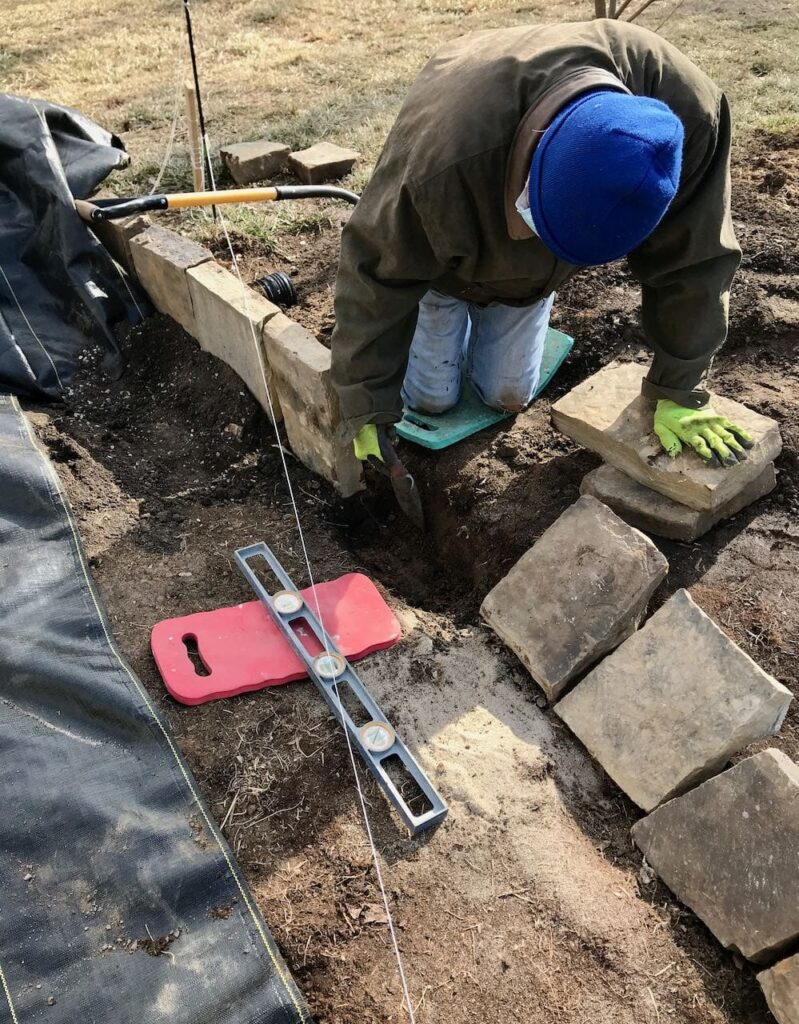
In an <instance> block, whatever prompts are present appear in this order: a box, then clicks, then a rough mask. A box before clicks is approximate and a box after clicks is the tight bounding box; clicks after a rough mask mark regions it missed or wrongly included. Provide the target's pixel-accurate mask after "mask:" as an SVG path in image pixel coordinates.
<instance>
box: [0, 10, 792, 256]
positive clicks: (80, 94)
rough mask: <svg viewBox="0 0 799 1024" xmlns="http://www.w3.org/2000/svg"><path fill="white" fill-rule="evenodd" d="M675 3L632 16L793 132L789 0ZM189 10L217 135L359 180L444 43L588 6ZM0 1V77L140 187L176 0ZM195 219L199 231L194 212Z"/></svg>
mask: <svg viewBox="0 0 799 1024" xmlns="http://www.w3.org/2000/svg"><path fill="white" fill-rule="evenodd" d="M678 3H680V0H658V2H656V3H653V5H652V6H651V7H650V8H649V9H648V10H647V12H646V13H645V14H644V15H643V16H642V17H641V19H640V23H641V24H643V25H647V26H649V27H651V28H656V27H657V26H658V25H660V24H661V23H662V22H663V21H664V19H668V20H666V22H665V24H664V25H663V28H662V32H663V34H664V35H666V36H667V37H668V38H669V39H671V40H672V41H674V42H675V43H676V44H677V45H679V46H680V47H681V48H682V49H684V50H685V51H686V52H687V53H688V54H689V55H690V56H692V57H693V58H694V59H695V60H696V61H697V62H698V63H699V64H700V65H701V66H702V67H704V68H705V69H706V70H707V71H708V73H709V74H711V75H712V76H713V77H714V78H716V80H717V81H719V82H720V84H721V85H722V86H723V87H724V88H725V89H726V90H727V92H728V94H729V95H730V98H731V101H732V104H733V109H734V112H735V116H736V123H737V128H738V133H739V138H743V137H745V135H746V134H748V133H749V132H750V131H752V130H755V129H758V128H765V129H768V130H771V131H787V130H795V129H796V128H799V15H798V14H797V11H796V4H795V2H794V0H775V2H773V3H769V4H766V3H765V2H758V0H755V2H754V3H752V2H749V3H746V4H745V3H744V2H743V0H718V2H716V3H715V4H714V5H713V9H712V10H708V5H707V4H706V3H705V0H682V3H681V4H680V6H679V8H677V7H676V5H677V4H678ZM193 11H194V21H195V33H196V37H197V42H198V47H199V63H200V72H201V79H202V86H203V91H204V100H205V106H206V115H207V120H208V126H209V135H210V138H211V141H212V145H213V146H214V147H218V146H219V145H221V144H224V143H226V142H231V141H237V140H244V139H250V138H257V137H261V136H265V135H268V136H270V137H272V138H277V139H281V140H284V141H286V142H288V143H290V144H291V145H292V146H295V147H300V146H304V145H308V144H310V143H312V142H314V141H317V140H319V139H322V138H329V139H331V140H334V141H337V142H340V143H341V144H343V145H351V146H353V147H355V148H356V149H358V150H360V151H361V152H362V153H363V155H364V160H363V161H362V163H361V164H360V166H359V167H358V169H357V170H356V172H355V173H354V174H353V176H352V179H351V181H350V184H351V186H352V187H354V188H356V189H357V188H359V187H361V186H362V185H363V184H364V182H365V181H366V179H367V177H368V175H369V171H370V167H371V165H372V163H373V161H374V159H375V158H376V155H377V153H378V152H379V150H380V146H381V144H382V141H383V139H384V138H385V135H386V132H387V131H388V128H389V127H390V125H391V122H392V120H393V118H394V116H395V114H396V111H397V109H398V107H399V104H400V102H401V100H402V96H403V94H404V92H405V90H406V88H407V86H408V84H409V82H410V81H411V80H412V79H413V77H414V76H415V74H416V73H417V71H418V69H419V68H420V67H421V65H422V64H423V63H424V62H425V60H426V59H427V58H428V56H429V55H430V53H431V52H432V51H433V50H434V49H435V48H436V47H437V46H438V45H439V44H440V43H441V42H442V41H443V40H445V39H447V38H450V37H452V36H456V35H459V34H462V33H464V32H467V31H472V30H475V29H481V28H489V27H497V26H501V25H509V24H521V23H525V22H534V21H542V20H545V19H547V20H556V19H557V20H577V19H580V18H584V17H590V16H591V14H592V12H593V4H592V3H590V0H552V2H548V3H544V2H540V0H538V2H535V0H394V2H392V3H385V2H384V0H381V2H377V0H194V5H193ZM672 11H673V12H674V13H673V16H671V17H669V15H670V14H671V12H672ZM0 12H2V15H3V18H2V21H3V23H4V29H5V33H4V39H3V41H2V42H0V88H2V89H4V90H6V91H11V92H16V93H21V94H27V95H35V96H43V97H45V98H48V99H52V100H55V101H58V102H61V103H66V104H69V105H71V106H75V107H78V108H79V109H81V110H82V111H84V112H85V113H87V114H89V115H91V116H92V117H94V118H96V119H97V120H98V121H100V122H101V123H102V124H104V125H106V126H108V127H109V128H110V129H112V130H113V131H116V132H117V133H119V134H120V135H121V136H122V137H123V139H124V141H125V143H126V145H127V146H128V148H129V150H130V152H131V154H132V157H133V165H132V167H131V169H130V170H128V171H126V172H124V173H123V174H122V175H120V176H119V179H118V181H117V184H116V188H117V189H118V190H119V191H123V190H124V191H137V190H143V191H148V190H149V188H150V187H151V185H152V182H153V181H154V178H155V175H156V173H157V170H158V167H159V165H160V164H161V161H162V159H163V157H164V153H165V150H166V144H167V140H168V137H169V132H170V126H171V123H172V117H173V112H174V110H175V97H176V93H177V90H176V85H178V84H179V82H180V81H181V80H182V79H183V78H184V77H185V76H186V74H187V73H188V55H187V51H186V42H185V32H184V26H183V20H182V11H181V3H180V0H139V2H138V3H137V4H136V5H135V11H134V10H133V8H132V5H131V4H130V2H129V0H125V2H123V0H79V2H75V0H39V2H34V3H29V2H19V0H0ZM8 26H13V30H12V31H11V32H9V30H8ZM181 103H182V99H181ZM179 114H180V116H179V118H178V122H177V134H176V141H175V148H174V152H173V156H172V159H171V161H170V163H169V165H168V167H167V171H166V174H165V176H164V179H163V182H162V187H164V188H165V189H178V188H181V187H184V186H187V185H188V184H189V182H190V180H191V179H190V171H189V161H188V157H187V153H186V131H185V124H184V121H183V116H182V115H183V111H182V107H181V108H180V110H179ZM267 216H274V214H273V213H271V211H270V213H269V214H268V215H267ZM283 216H284V220H283V222H282V227H284V228H288V229H290V227H291V225H290V224H287V223H286V221H285V214H284V215H283ZM245 217H246V215H245ZM189 226H190V227H192V228H193V229H194V230H195V231H196V230H198V228H199V229H201V225H199V226H198V224H197V222H196V220H195V221H194V222H193V223H192V224H191V225H189ZM279 228H280V226H279V225H277V224H275V225H274V226H272V227H269V228H268V230H267V233H268V234H269V235H270V237H271V236H273V235H274V233H275V231H276V230H278V229H279Z"/></svg>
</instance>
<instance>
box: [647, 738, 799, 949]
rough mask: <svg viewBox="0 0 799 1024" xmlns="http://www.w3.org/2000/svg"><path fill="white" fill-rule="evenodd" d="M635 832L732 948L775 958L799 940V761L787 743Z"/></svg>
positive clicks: (680, 800) (662, 871) (655, 863)
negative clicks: (783, 748) (789, 752)
mask: <svg viewBox="0 0 799 1024" xmlns="http://www.w3.org/2000/svg"><path fill="white" fill-rule="evenodd" d="M632 835H633V839H634V840H635V842H636V844H637V846H638V847H639V848H640V849H641V851H642V852H643V854H644V856H645V857H646V859H647V861H648V862H649V863H650V865H651V866H652V867H653V868H654V870H655V871H656V872H657V873H658V875H660V877H661V878H662V879H663V881H664V882H665V883H666V885H668V887H669V888H670V889H671V890H672V892H673V893H674V894H675V896H677V897H678V898H679V899H680V900H682V902H683V903H686V904H687V905H688V906H689V907H691V908H692V910H694V911H695V912H696V913H697V914H698V915H699V917H701V918H702V920H703V921H704V922H705V924H706V925H707V926H708V928H710V930H711V931H712V932H713V934H714V935H715V936H716V938H717V939H718V940H719V941H720V942H721V943H722V944H723V945H724V946H726V947H727V948H728V949H734V950H737V951H738V952H740V953H742V954H743V955H744V956H745V957H747V958H748V959H749V960H754V961H755V962H757V963H768V962H770V961H771V960H773V959H774V958H775V957H776V956H777V955H779V953H780V952H781V951H782V950H784V949H785V948H786V947H789V946H790V945H791V944H792V943H794V942H796V940H797V939H799V870H797V866H798V865H797V858H798V857H799V767H797V766H796V765H795V764H794V763H793V761H791V759H790V758H789V757H787V756H786V755H785V754H783V753H782V752H781V751H779V750H774V749H768V750H764V751H761V753H759V754H755V755H754V756H753V757H748V758H747V759H746V760H745V761H741V762H740V763H739V764H737V765H735V767H734V768H730V769H729V770H728V771H726V772H724V773H723V774H721V775H717V776H716V777H715V778H714V779H709V780H708V781H707V782H703V783H702V785H701V786H698V787H697V788H696V789H693V790H691V792H690V793H686V794H685V795H684V796H679V797H676V798H675V799H674V800H670V801H669V802H668V803H667V804H664V805H663V806H662V807H659V808H658V809H657V810H656V811H653V812H652V813H651V814H650V815H648V816H647V817H646V818H642V819H641V821H639V822H637V823H636V824H635V825H634V826H633V830H632Z"/></svg>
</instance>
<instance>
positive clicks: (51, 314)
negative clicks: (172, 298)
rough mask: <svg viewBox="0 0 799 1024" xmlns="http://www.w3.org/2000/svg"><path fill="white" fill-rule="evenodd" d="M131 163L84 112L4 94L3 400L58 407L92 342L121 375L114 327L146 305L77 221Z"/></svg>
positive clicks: (0, 185) (0, 239)
mask: <svg viewBox="0 0 799 1024" xmlns="http://www.w3.org/2000/svg"><path fill="white" fill-rule="evenodd" d="M127 163H128V155H127V153H126V152H125V150H124V147H123V146H122V143H121V142H120V140H119V139H118V138H117V137H116V136H115V135H111V134H110V133H109V132H107V131H105V129H103V128H101V127H100V126H99V125H97V124H95V123H94V122H93V121H91V120H89V118H87V117H84V116H83V115H82V114H79V113H78V112H77V111H74V110H69V109H68V108H66V107H59V106H56V105H55V104H52V103H47V102H44V101H41V100H29V99H23V98H21V97H18V96H8V95H4V94H0V391H7V392H10V393H12V394H17V395H27V396H32V397H36V398H57V397H59V396H60V395H61V393H62V391H63V390H64V389H65V388H67V387H69V385H70V383H71V381H72V378H73V375H74V372H75V368H76V365H77V364H76V356H77V354H78V352H79V351H80V350H81V349H82V348H84V347H85V346H86V344H87V341H88V340H89V339H91V340H92V341H95V342H99V343H100V344H102V345H103V347H104V348H105V351H106V357H105V363H104V365H105V368H106V370H107V371H108V372H109V373H110V374H112V375H114V376H116V375H117V374H119V373H120V372H121V370H122V368H123V364H122V360H121V357H120V354H119V349H118V347H117V344H116V341H115V339H114V333H113V330H112V328H113V325H114V324H115V323H118V322H119V321H121V320H124V319H127V320H129V321H131V322H134V323H135V322H138V320H139V319H140V316H139V312H138V310H139V308H144V304H145V302H146V300H144V298H143V297H140V296H139V294H135V293H134V286H133V285H131V284H129V282H127V281H126V279H125V278H124V276H123V274H122V273H121V271H120V270H119V268H118V267H117V266H116V264H115V263H114V261H113V260H112V259H111V257H110V255H109V254H108V253H107V252H106V250H105V249H104V248H103V246H102V245H101V244H100V243H99V242H98V241H97V239H96V238H95V237H94V235H93V234H92V232H91V231H90V230H89V229H88V228H87V227H86V225H85V224H84V222H83V221H82V220H81V219H80V217H79V216H78V214H77V213H76V212H75V206H74V203H73V197H74V198H75V199H85V198H87V197H89V196H90V195H91V194H92V193H93V191H94V190H95V189H96V187H97V185H98V184H99V183H100V182H101V181H103V179H104V178H105V177H106V176H107V175H108V174H109V172H111V171H112V170H114V169H115V168H118V167H124V166H125V165H126V164H127Z"/></svg>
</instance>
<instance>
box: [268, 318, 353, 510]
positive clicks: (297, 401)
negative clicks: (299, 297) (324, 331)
mask: <svg viewBox="0 0 799 1024" xmlns="http://www.w3.org/2000/svg"><path fill="white" fill-rule="evenodd" d="M264 346H265V348H266V355H267V360H268V362H269V365H270V367H271V369H272V372H273V374H274V377H275V383H276V387H277V392H278V395H279V396H280V405H281V408H282V410H283V421H284V424H285V430H286V435H287V437H288V441H289V445H290V446H291V450H292V451H293V452H294V454H295V455H296V456H297V458H299V459H300V460H301V461H302V462H303V463H304V464H305V465H306V466H308V467H309V468H310V469H312V470H313V471H314V472H315V473H319V474H320V475H321V476H323V477H325V478H326V479H327V480H329V481H330V482H331V483H332V484H334V486H335V487H336V488H337V489H338V490H339V492H340V493H341V494H343V495H344V496H345V497H348V496H349V495H351V494H354V493H355V492H356V491H358V490H360V488H361V487H362V484H363V474H362V469H361V463H360V462H359V461H358V460H357V459H356V458H355V454H354V452H353V449H352V445H351V444H347V445H342V444H340V443H339V442H338V441H337V440H336V432H337V427H338V422H339V407H338V399H337V397H336V393H335V391H334V390H333V387H332V385H331V383H330V350H329V349H328V348H325V346H324V345H323V344H322V343H321V342H320V341H319V340H318V339H317V338H315V337H314V336H313V334H311V333H310V331H307V330H306V329H305V328H304V327H302V326H301V325H300V324H298V323H295V321H293V320H291V319H289V317H287V316H284V315H283V314H282V313H278V314H277V316H274V317H272V318H270V319H269V320H268V321H267V322H266V323H265V324H264Z"/></svg>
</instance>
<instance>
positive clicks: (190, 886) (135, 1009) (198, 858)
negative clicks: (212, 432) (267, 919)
mask: <svg viewBox="0 0 799 1024" xmlns="http://www.w3.org/2000/svg"><path fill="white" fill-rule="evenodd" d="M129 583H130V585H131V586H135V585H136V581H135V580H130V581H129ZM0 794H2V812H1V813H0V891H2V900H1V901H0V1024H34V1022H39V1021H41V1022H45V1021H46V1022H47V1024H77V1022H81V1024H109V1022H111V1021H113V1022H114V1024H155V1022H158V1024H160V1022H164V1024H166V1022H169V1024H267V1022H268V1024H299V1022H302V1021H307V1020H308V1019H309V1018H308V1014H307V1010H306V1008H305V1005H304V1003H303V1000H302V997H301V996H300V994H299V992H298V991H297V989H296V987H295V985H294V983H293V981H292V979H291V977H290V975H289V973H288V970H287V968H286V965H285V963H284V962H283V960H282V958H281V956H280V953H279V952H278V950H277V949H276V947H275V944H274V941H273V939H272V937H271V935H270V934H269V931H268V929H267V927H266V924H265V923H264V921H263V919H262V918H261V916H260V914H259V913H258V910H257V908H256V907H255V905H254V902H253V898H252V896H251V894H250V892H249V890H248V889H247V887H246V885H245V883H244V881H243V879H242V877H241V874H240V872H239V869H238V866H237V864H236V863H235V861H234V859H233V855H232V853H231V852H230V850H229V848H228V846H227V844H226V843H225V841H224V839H223V838H222V836H221V834H220V832H219V830H218V828H217V827H216V825H215V824H214V822H213V820H212V818H211V816H210V814H209V812H208V810H207V808H206V806H205V804H204V802H203V801H202V799H201V798H200V796H199V794H198V790H197V784H196V782H195V780H194V778H193V777H192V775H191V772H190V771H189V769H188V767H187V766H186V764H185V762H184V760H183V758H182V757H181V755H180V753H179V752H178V750H177V748H176V746H175V743H174V740H173V739H172V736H171V733H170V732H169V730H168V728H167V726H166V725H165V723H164V721H163V719H162V718H161V716H160V715H159V714H158V712H157V711H156V709H155V708H154V707H153V704H152V702H151V700H150V698H149V697H148V695H147V693H146V691H145V690H144V688H143V686H142V684H141V683H140V682H139V680H138V679H137V678H136V676H135V675H134V673H133V672H132V670H131V669H130V668H129V667H128V665H127V664H126V663H125V661H124V660H123V659H122V657H121V655H120V654H119V652H118V650H117V648H116V646H115V643H114V640H113V637H112V635H111V632H110V627H109V625H108V622H107V620H106V617H105V614H104V612H103V610H102V606H101V604H100V600H99V597H98V595H97V592H96V590H95V588H94V585H93V583H92V581H91V579H90V577H89V575H88V570H87V567H86V560H85V557H84V554H83V550H82V548H81V545H80V541H79V539H78V536H77V533H76V529H75V526H74V521H73V519H72V516H71V512H70V510H69V506H68V504H67V502H66V498H65V497H64V496H63V493H62V491H61V489H60V486H59V483H58V478H57V476H56V474H55V472H54V470H53V467H52V466H51V464H50V462H49V460H48V458H47V457H46V455H44V454H43V452H42V450H41V449H39V448H38V447H37V445H36V444H35V442H34V438H33V435H32V434H31V432H30V430H29V425H28V424H27V422H26V420H25V418H24V417H23V415H22V413H21V412H20V410H19V406H18V404H17V402H16V399H14V398H13V397H10V396H0Z"/></svg>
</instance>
